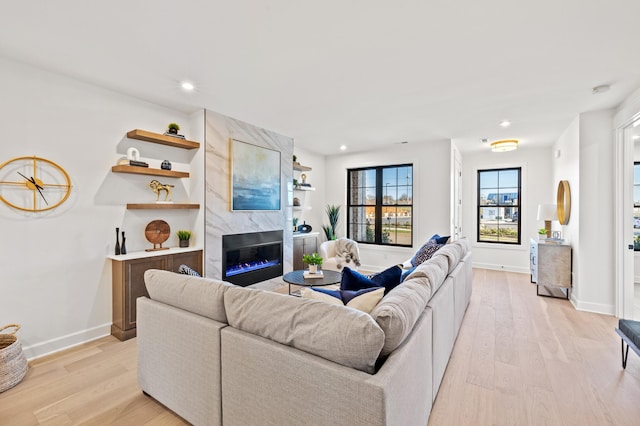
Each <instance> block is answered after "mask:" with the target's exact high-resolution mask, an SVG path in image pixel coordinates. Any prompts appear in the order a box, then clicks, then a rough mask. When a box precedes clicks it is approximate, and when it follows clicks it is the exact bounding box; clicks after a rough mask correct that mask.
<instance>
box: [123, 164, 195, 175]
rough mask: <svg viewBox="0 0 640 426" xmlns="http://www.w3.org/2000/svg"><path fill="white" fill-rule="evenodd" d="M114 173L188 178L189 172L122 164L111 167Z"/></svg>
mask: <svg viewBox="0 0 640 426" xmlns="http://www.w3.org/2000/svg"><path fill="white" fill-rule="evenodd" d="M111 171H112V172H113V173H132V174H134V175H149V176H163V177H174V178H188V177H189V173H188V172H176V171H174V170H163V169H150V168H148V167H138V166H127V165H124V164H120V165H117V166H113V167H111Z"/></svg>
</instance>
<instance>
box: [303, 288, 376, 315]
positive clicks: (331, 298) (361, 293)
mask: <svg viewBox="0 0 640 426" xmlns="http://www.w3.org/2000/svg"><path fill="white" fill-rule="evenodd" d="M300 295H301V296H302V297H306V298H307V299H314V300H322V301H324V302H328V303H332V304H334V305H341V306H347V307H349V308H353V309H357V310H359V311H362V312H366V313H369V312H371V310H372V309H373V308H375V307H376V305H377V304H378V302H380V300H381V299H382V296H384V287H371V288H363V289H360V290H340V289H337V290H336V289H325V288H321V287H310V288H309V287H303V288H301V289H300Z"/></svg>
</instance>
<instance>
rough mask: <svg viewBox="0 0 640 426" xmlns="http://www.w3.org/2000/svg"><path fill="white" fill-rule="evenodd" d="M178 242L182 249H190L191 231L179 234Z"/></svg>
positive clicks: (179, 232) (182, 231)
mask: <svg viewBox="0 0 640 426" xmlns="http://www.w3.org/2000/svg"><path fill="white" fill-rule="evenodd" d="M177 234H178V240H179V241H180V247H189V240H190V239H191V231H185V230H183V229H181V230H179V231H178V232H177Z"/></svg>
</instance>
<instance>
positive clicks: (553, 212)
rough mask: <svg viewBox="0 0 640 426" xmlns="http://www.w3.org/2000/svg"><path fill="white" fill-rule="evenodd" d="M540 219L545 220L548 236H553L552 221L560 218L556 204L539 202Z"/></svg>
mask: <svg viewBox="0 0 640 426" xmlns="http://www.w3.org/2000/svg"><path fill="white" fill-rule="evenodd" d="M538 220H544V229H545V230H546V231H547V238H551V221H552V220H558V210H557V208H556V205H555V204H538Z"/></svg>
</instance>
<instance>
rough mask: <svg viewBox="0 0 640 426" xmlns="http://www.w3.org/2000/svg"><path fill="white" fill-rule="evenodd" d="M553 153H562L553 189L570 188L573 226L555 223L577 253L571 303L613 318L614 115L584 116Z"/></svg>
mask: <svg viewBox="0 0 640 426" xmlns="http://www.w3.org/2000/svg"><path fill="white" fill-rule="evenodd" d="M553 149H554V152H556V150H560V157H559V158H555V157H554V161H553V170H554V172H553V176H554V185H555V186H554V188H555V189H557V185H558V182H559V181H560V180H567V181H569V186H570V188H571V215H570V218H569V223H568V224H567V225H564V226H561V225H559V224H558V223H557V222H556V223H554V229H561V230H562V233H563V236H564V238H565V240H566V241H567V242H568V243H569V244H571V246H572V248H573V289H572V292H571V301H572V302H573V304H574V305H575V306H576V308H577V309H580V310H586V311H593V312H599V313H603V314H613V313H614V312H615V285H614V281H615V280H614V253H613V242H614V238H613V233H614V224H613V219H614V216H613V210H612V209H611V208H610V207H608V206H612V205H613V202H614V200H613V197H614V191H613V188H614V174H613V153H614V133H613V110H603V111H593V112H587V113H582V114H579V115H578V116H577V117H576V118H575V119H574V120H573V121H572V122H571V124H570V125H569V126H568V127H567V129H566V130H565V131H564V133H563V134H562V136H561V137H560V138H559V139H558V141H557V142H556V144H555V145H554V148H553ZM555 189H554V190H555Z"/></svg>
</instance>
